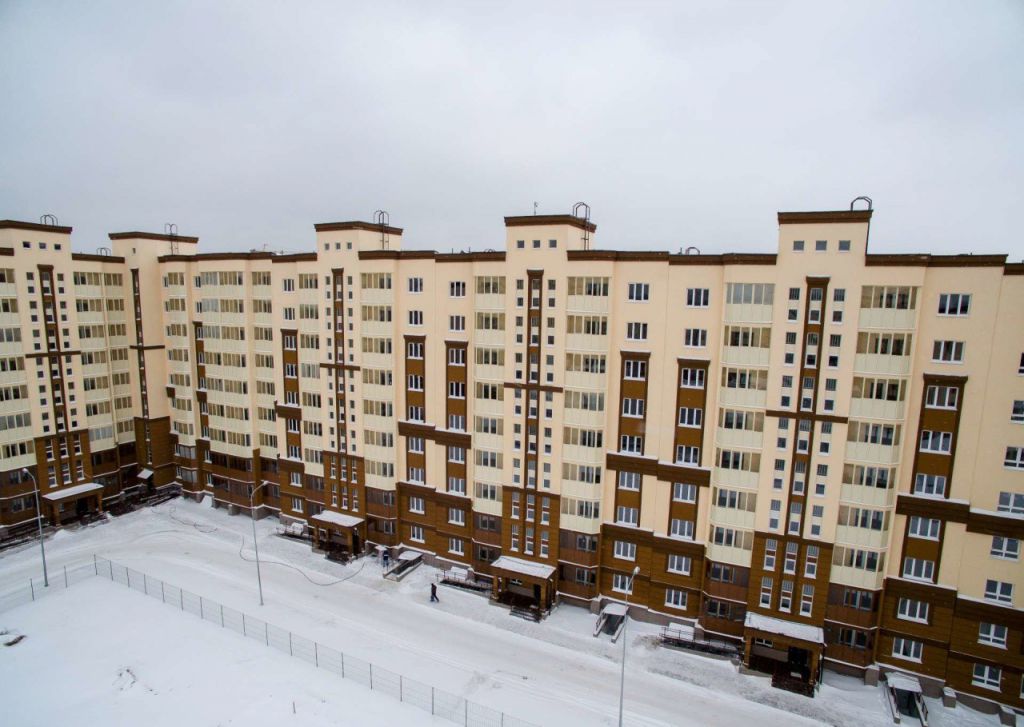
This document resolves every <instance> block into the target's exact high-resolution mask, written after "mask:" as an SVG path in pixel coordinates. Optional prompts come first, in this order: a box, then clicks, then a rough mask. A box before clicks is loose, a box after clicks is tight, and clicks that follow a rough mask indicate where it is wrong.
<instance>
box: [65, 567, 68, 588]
mask: <svg viewBox="0 0 1024 727" xmlns="http://www.w3.org/2000/svg"><path fill="white" fill-rule="evenodd" d="M64 587H65V588H67V587H68V567H67V566H64Z"/></svg>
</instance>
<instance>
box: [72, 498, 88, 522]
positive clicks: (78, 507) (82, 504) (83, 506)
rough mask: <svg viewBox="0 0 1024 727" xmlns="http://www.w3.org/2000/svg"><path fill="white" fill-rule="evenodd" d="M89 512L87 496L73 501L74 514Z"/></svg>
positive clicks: (81, 514)
mask: <svg viewBox="0 0 1024 727" xmlns="http://www.w3.org/2000/svg"><path fill="white" fill-rule="evenodd" d="M88 513H89V498H88V497H83V498H80V499H79V500H77V501H76V502H75V515H77V516H78V517H82V516H83V515H87V514H88Z"/></svg>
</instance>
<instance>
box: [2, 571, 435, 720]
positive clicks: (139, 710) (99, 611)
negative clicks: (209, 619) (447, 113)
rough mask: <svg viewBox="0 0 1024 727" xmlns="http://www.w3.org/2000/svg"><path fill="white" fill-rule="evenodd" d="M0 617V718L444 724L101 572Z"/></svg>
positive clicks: (412, 708) (419, 711)
mask: <svg viewBox="0 0 1024 727" xmlns="http://www.w3.org/2000/svg"><path fill="white" fill-rule="evenodd" d="M0 624H2V625H3V629H4V630H6V631H7V633H6V634H4V635H3V636H0V684H3V695H4V696H3V717H2V719H3V722H4V723H5V724H8V725H21V726H23V727H30V726H32V725H39V726H40V727H44V726H45V727H49V726H50V725H55V724H68V725H148V726H149V727H163V726H164V725H166V726H167V727H178V726H179V725H184V724H194V725H232V724H234V725H302V726H303V727H327V726H328V725H336V724H338V723H339V716H341V715H354V714H358V715H359V718H358V722H359V724H366V725H382V726H383V725H395V724H401V725H409V726H410V727H420V725H424V726H425V725H438V726H439V725H450V724H451V723H450V722H447V721H444V720H442V719H441V718H439V717H431V716H430V715H429V714H428V713H426V712H423V711H421V710H419V709H416V708H415V707H413V706H410V705H406V704H402V703H400V702H398V701H396V700H394V699H390V698H389V697H387V696H385V695H382V694H376V693H374V692H371V691H370V690H369V689H366V688H364V687H361V686H359V685H358V684H354V683H352V682H349V681H343V680H341V679H339V678H338V677H337V676H335V675H333V674H330V673H329V672H326V671H321V670H318V669H315V668H314V667H313V666H311V665H309V664H306V663H304V662H301V661H298V660H296V659H289V657H288V656H287V654H281V653H280V652H277V651H274V650H272V649H268V648H266V647H265V646H261V645H260V644H259V643H257V642H254V641H252V640H251V639H245V638H242V637H241V636H238V635H236V634H233V633H231V632H229V631H226V630H223V629H221V628H219V627H218V626H215V625H213V624H209V623H202V622H201V621H199V619H197V618H194V617H191V616H188V615H186V614H181V613H176V612H175V611H174V610H173V609H171V608H169V607H167V606H164V605H163V604H161V603H159V602H158V601H154V600H152V599H149V598H146V597H145V596H144V595H142V594H141V593H135V592H132V591H130V590H128V589H127V588H125V587H124V586H121V585H118V584H116V583H112V582H110V581H108V580H105V579H101V578H91V579H89V580H87V581H85V582H83V583H79V584H76V585H75V586H73V587H72V588H71V589H69V590H66V591H61V592H59V593H57V594H55V595H53V596H52V597H48V598H46V599H43V600H41V601H39V602H38V603H30V604H27V605H24V606H21V607H19V608H16V609H13V610H12V611H8V612H7V613H4V614H2V615H0ZM19 636H20V637H23V638H22V639H21V640H20V641H17V643H13V644H12V645H11V646H4V644H6V643H9V642H12V641H16V640H17V638H18V637H19Z"/></svg>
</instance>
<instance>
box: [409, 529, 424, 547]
mask: <svg viewBox="0 0 1024 727" xmlns="http://www.w3.org/2000/svg"><path fill="white" fill-rule="evenodd" d="M409 540H412V541H413V542H416V543H422V542H423V526H422V525H413V526H411V527H410V528H409Z"/></svg>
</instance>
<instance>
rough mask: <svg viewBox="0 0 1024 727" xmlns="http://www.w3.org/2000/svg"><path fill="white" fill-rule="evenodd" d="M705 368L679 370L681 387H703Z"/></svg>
mask: <svg viewBox="0 0 1024 727" xmlns="http://www.w3.org/2000/svg"><path fill="white" fill-rule="evenodd" d="M704 373H705V372H704V369H682V370H681V371H680V372H679V388H681V389H703V388H704Z"/></svg>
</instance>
